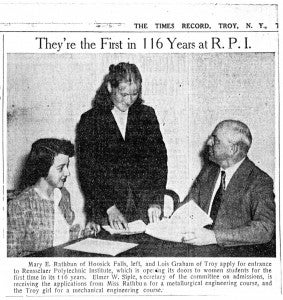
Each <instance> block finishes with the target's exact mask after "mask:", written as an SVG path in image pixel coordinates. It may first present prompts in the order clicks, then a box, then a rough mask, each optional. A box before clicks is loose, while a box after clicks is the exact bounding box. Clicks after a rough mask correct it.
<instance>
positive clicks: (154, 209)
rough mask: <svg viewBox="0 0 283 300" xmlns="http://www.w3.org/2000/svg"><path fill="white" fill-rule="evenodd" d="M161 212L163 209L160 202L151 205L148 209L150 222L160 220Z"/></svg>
mask: <svg viewBox="0 0 283 300" xmlns="http://www.w3.org/2000/svg"><path fill="white" fill-rule="evenodd" d="M161 213H162V209H161V206H160V205H158V204H152V205H150V207H149V209H148V211H147V214H148V218H149V222H150V223H155V222H158V221H159V220H160V216H161Z"/></svg>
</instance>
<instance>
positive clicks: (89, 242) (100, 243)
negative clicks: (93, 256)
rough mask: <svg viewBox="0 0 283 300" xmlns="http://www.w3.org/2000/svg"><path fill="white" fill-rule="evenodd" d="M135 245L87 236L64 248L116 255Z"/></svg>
mask: <svg viewBox="0 0 283 300" xmlns="http://www.w3.org/2000/svg"><path fill="white" fill-rule="evenodd" d="M136 246H138V244H133V243H124V242H116V241H107V240H100V239H92V238H87V239H85V240H82V241H79V242H77V243H75V244H72V245H69V246H66V247H65V249H68V250H74V251H81V252H88V253H97V254H106V255H111V256H116V255H117V254H120V253H122V252H125V251H127V250H129V249H131V248H134V247H136Z"/></svg>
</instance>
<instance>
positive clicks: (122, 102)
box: [111, 82, 140, 112]
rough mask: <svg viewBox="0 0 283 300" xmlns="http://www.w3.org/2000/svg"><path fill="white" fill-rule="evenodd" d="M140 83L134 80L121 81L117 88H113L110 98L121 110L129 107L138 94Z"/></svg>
mask: <svg viewBox="0 0 283 300" xmlns="http://www.w3.org/2000/svg"><path fill="white" fill-rule="evenodd" d="M139 90H140V84H139V83H135V82H121V83H120V84H119V86H118V88H113V89H112V93H111V99H112V101H113V103H114V105H115V106H116V107H117V108H118V109H119V110H120V111H122V112H125V111H127V110H128V109H129V107H130V106H131V105H133V104H134V102H135V101H136V100H137V98H138V96H139Z"/></svg>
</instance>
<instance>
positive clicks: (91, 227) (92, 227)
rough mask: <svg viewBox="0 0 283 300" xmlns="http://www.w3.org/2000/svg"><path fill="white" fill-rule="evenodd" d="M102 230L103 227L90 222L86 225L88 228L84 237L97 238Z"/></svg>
mask: <svg viewBox="0 0 283 300" xmlns="http://www.w3.org/2000/svg"><path fill="white" fill-rule="evenodd" d="M100 230H101V227H100V225H98V224H96V223H94V222H88V223H87V224H86V227H85V229H84V231H83V236H84V237H87V236H90V235H94V236H96V235H97V234H98V233H99V232H100Z"/></svg>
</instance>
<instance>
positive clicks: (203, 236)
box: [182, 228, 217, 246]
mask: <svg viewBox="0 0 283 300" xmlns="http://www.w3.org/2000/svg"><path fill="white" fill-rule="evenodd" d="M182 242H184V243H187V244H191V245H195V246H204V245H211V244H217V241H216V238H215V234H214V231H213V230H209V229H206V228H198V229H194V230H192V231H188V232H186V233H184V236H183V238H182Z"/></svg>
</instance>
